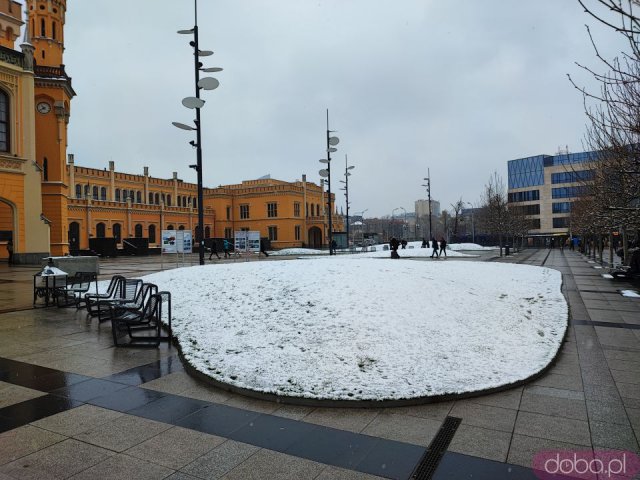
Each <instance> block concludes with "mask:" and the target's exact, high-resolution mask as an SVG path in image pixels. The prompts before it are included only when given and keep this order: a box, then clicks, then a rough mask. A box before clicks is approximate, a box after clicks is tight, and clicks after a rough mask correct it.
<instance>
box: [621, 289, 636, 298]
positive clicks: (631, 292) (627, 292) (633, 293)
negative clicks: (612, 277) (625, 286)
mask: <svg viewBox="0 0 640 480" xmlns="http://www.w3.org/2000/svg"><path fill="white" fill-rule="evenodd" d="M620 293H621V294H622V296H623V297H632V298H640V293H638V292H636V291H635V290H620Z"/></svg>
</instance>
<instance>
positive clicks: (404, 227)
mask: <svg viewBox="0 0 640 480" xmlns="http://www.w3.org/2000/svg"><path fill="white" fill-rule="evenodd" d="M398 209H400V210H402V211H403V212H404V224H403V225H402V237H403V238H404V237H405V234H404V232H405V231H406V232H407V236H409V228H408V226H407V211H406V210H405V208H404V207H398ZM404 239H405V240H406V238H404Z"/></svg>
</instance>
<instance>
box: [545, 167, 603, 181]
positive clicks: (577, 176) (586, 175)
mask: <svg viewBox="0 0 640 480" xmlns="http://www.w3.org/2000/svg"><path fill="white" fill-rule="evenodd" d="M594 173H595V172H594V171H593V170H579V171H576V172H559V173H552V174H551V183H576V182H588V181H590V180H593V176H594Z"/></svg>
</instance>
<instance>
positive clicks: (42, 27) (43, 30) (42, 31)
mask: <svg viewBox="0 0 640 480" xmlns="http://www.w3.org/2000/svg"><path fill="white" fill-rule="evenodd" d="M40 36H41V37H46V36H47V29H46V25H45V21H44V18H42V19H41V20H40Z"/></svg>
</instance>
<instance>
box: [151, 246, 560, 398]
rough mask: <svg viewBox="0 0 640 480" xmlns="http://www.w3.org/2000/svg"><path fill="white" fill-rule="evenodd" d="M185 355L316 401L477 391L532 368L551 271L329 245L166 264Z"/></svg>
mask: <svg viewBox="0 0 640 480" xmlns="http://www.w3.org/2000/svg"><path fill="white" fill-rule="evenodd" d="M143 278H144V280H145V281H147V282H152V283H156V284H157V285H158V286H159V288H160V289H161V290H169V291H171V293H172V300H173V315H174V317H173V329H174V334H175V335H176V336H177V338H178V341H179V342H180V345H181V347H182V350H183V353H184V356H185V358H186V359H187V361H189V362H190V363H191V364H192V365H193V366H194V367H195V368H196V369H198V370H199V371H200V372H202V373H204V374H206V375H209V376H211V377H212V378H214V379H216V380H218V381H221V382H225V383H228V384H232V385H235V386H238V387H242V388H247V389H251V390H255V391H260V392H268V393H273V394H278V395H283V396H294V397H306V398H315V399H340V400H357V399H367V400H382V399H407V398H415V397H423V396H434V395H441V394H448V393H462V392H473V391H478V390H483V389H487V388H492V387H497V386H501V385H505V384H509V383H512V382H515V381H518V380H522V379H525V378H527V377H529V376H531V375H533V374H534V373H536V372H538V371H540V370H541V369H542V368H544V367H545V366H546V365H547V364H548V363H549V362H550V361H551V360H552V359H553V357H554V356H555V354H556V352H557V350H558V348H559V347H560V344H561V341H562V338H563V336H564V333H565V329H566V326H567V305H566V302H565V300H564V298H563V296H562V294H561V293H560V285H561V275H560V273H559V272H557V271H555V270H551V269H547V268H541V267H533V266H527V265H513V264H493V263H483V262H424V261H411V260H406V261H395V260H391V259H389V260H388V261H385V260H378V259H369V258H360V257H359V256H353V255H349V256H346V255H345V256H343V257H341V256H338V257H332V258H320V259H308V260H307V261H295V260H294V261H271V262H248V263H239V264H217V265H207V266H202V267H201V266H196V267H189V268H181V269H174V270H167V271H164V272H160V273H156V274H152V275H148V276H146V277H143Z"/></svg>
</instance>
